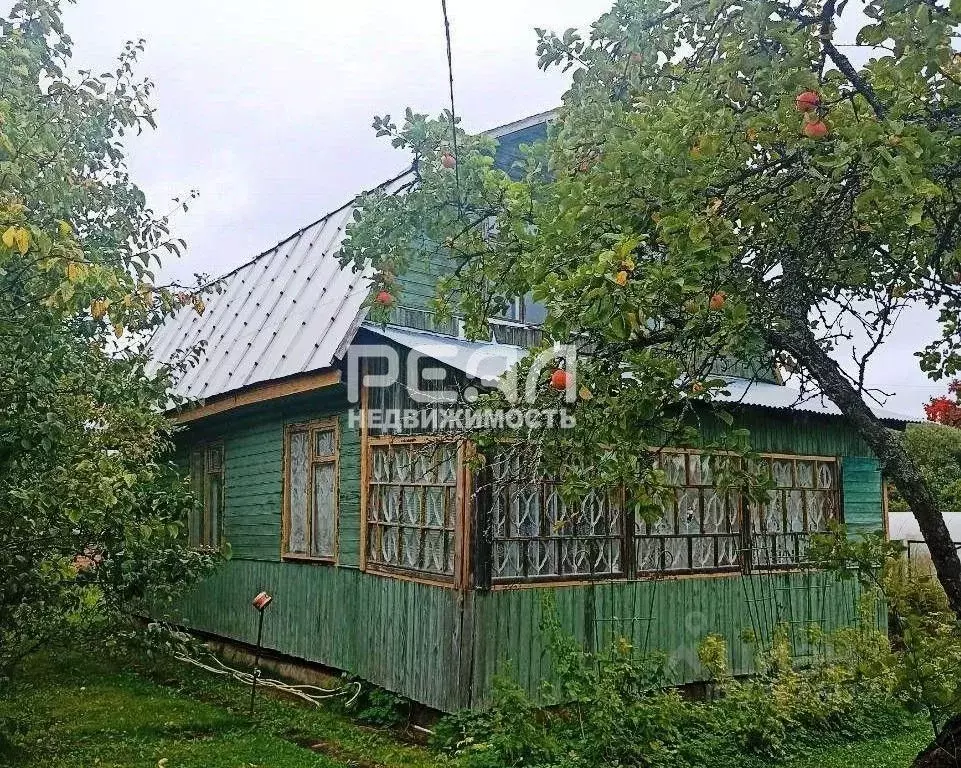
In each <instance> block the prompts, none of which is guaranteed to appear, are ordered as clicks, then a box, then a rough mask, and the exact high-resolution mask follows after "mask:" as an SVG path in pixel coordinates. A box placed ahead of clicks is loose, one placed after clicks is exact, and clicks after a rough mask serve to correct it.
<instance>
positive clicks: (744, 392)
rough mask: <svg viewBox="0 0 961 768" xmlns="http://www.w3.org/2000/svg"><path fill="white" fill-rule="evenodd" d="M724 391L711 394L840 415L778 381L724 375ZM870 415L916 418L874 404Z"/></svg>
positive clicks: (903, 419) (742, 401) (899, 419)
mask: <svg viewBox="0 0 961 768" xmlns="http://www.w3.org/2000/svg"><path fill="white" fill-rule="evenodd" d="M726 381H727V394H721V393H719V394H717V395H715V399H716V400H722V401H726V402H731V403H740V404H741V405H753V406H757V407H759V408H774V409H776V410H792V411H806V412H808V413H820V414H824V415H827V416H840V415H841V411H840V409H839V408H838V407H837V406H836V405H835V404H834V403H832V402H831V401H830V400H828V399H827V398H826V397H823V396H813V397H812V396H808V397H807V398H805V399H804V400H803V401H802V397H801V393H800V392H799V391H798V390H796V389H792V388H791V387H786V386H783V385H781V384H771V383H769V382H765V381H752V380H750V379H741V378H734V377H732V378H728V379H726ZM871 410H872V411H874V415H875V416H877V417H878V418H879V419H884V420H885V421H896V422H909V421H918V419H916V418H914V417H913V416H905V415H904V414H901V413H895V412H894V411H889V410H887V409H885V408H877V407H874V408H872V409H871Z"/></svg>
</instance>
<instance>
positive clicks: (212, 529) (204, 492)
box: [187, 442, 224, 547]
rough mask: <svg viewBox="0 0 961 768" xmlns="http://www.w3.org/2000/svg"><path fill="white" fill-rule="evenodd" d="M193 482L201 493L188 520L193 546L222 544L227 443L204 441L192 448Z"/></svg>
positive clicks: (191, 469)
mask: <svg viewBox="0 0 961 768" xmlns="http://www.w3.org/2000/svg"><path fill="white" fill-rule="evenodd" d="M190 484H191V486H192V487H193V490H194V494H195V495H196V497H197V503H196V504H195V505H194V507H193V509H192V510H191V511H190V514H189V517H188V520H187V528H188V539H189V542H190V546H192V547H219V546H220V543H221V527H222V525H223V520H222V518H223V503H224V446H223V443H219V442H218V443H204V444H201V445H198V446H196V447H195V448H194V449H193V450H192V451H191V452H190Z"/></svg>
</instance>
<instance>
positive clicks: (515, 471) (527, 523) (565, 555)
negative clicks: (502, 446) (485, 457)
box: [490, 452, 624, 581]
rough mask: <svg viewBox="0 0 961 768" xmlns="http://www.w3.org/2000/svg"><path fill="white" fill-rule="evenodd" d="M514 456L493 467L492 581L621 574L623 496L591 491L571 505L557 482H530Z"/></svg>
mask: <svg viewBox="0 0 961 768" xmlns="http://www.w3.org/2000/svg"><path fill="white" fill-rule="evenodd" d="M521 462H522V458H521V456H520V454H519V453H517V452H511V453H509V454H505V455H503V456H500V457H496V458H494V459H492V460H491V462H490V484H491V487H490V500H491V524H492V527H493V542H494V546H493V551H492V552H491V568H492V574H491V576H492V579H493V580H494V581H505V580H517V579H551V578H564V577H583V576H597V575H608V576H612V575H616V574H620V573H621V572H622V567H623V566H622V553H621V547H622V539H623V536H622V534H623V530H624V514H623V510H622V504H621V494H619V493H605V492H603V491H592V492H591V493H589V494H587V496H585V497H584V498H582V499H580V500H579V501H578V502H577V503H573V504H571V503H568V502H567V501H565V500H564V498H563V497H562V495H561V490H560V483H559V482H557V481H554V480H543V481H541V482H530V481H529V480H527V479H525V478H524V476H523V473H522V470H521Z"/></svg>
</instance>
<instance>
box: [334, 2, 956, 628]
mask: <svg viewBox="0 0 961 768" xmlns="http://www.w3.org/2000/svg"><path fill="white" fill-rule="evenodd" d="M847 6H848V4H847V3H846V2H836V1H835V0H817V1H815V2H810V1H809V0H790V1H788V2H785V1H784V0H752V2H748V3H724V2H718V1H717V0H679V1H675V0H616V1H615V2H614V4H613V8H612V9H611V10H610V11H609V12H607V13H605V14H603V15H602V16H601V17H600V18H599V19H598V20H597V21H596V22H595V23H594V24H593V25H592V26H591V28H590V31H589V33H587V34H581V33H579V32H578V31H576V30H568V31H566V32H564V33H563V34H555V33H551V32H547V31H543V30H541V31H540V32H539V42H538V46H537V53H538V61H539V64H540V66H542V67H543V68H545V69H546V68H550V67H555V66H556V67H561V68H563V69H564V70H571V72H572V85H571V87H570V89H569V90H568V92H567V93H566V94H565V96H564V99H563V105H562V107H561V108H560V110H559V112H558V114H557V116H556V118H555V119H554V120H553V122H552V124H551V126H550V128H549V131H548V136H547V139H546V141H544V142H539V143H537V144H535V146H533V147H530V148H528V149H527V151H526V152H525V153H524V156H523V157H522V158H521V160H520V161H519V162H518V163H517V164H516V165H515V166H514V167H513V168H511V169H508V170H504V169H500V168H497V167H495V165H494V151H495V146H494V141H493V140H492V139H491V138H490V137H486V136H468V135H466V134H465V133H464V132H463V131H462V129H461V128H460V127H459V126H456V125H454V124H453V121H452V120H451V116H450V115H449V114H444V115H441V116H440V118H439V119H436V120H434V119H430V118H428V117H427V116H425V115H422V114H417V113H415V112H413V111H412V110H409V109H408V110H407V112H406V113H405V115H404V119H403V121H394V120H392V119H391V118H390V116H385V117H383V118H377V119H376V120H375V128H376V130H377V133H378V134H379V135H381V136H385V137H387V138H388V139H389V140H390V142H391V143H392V145H393V146H395V147H398V148H400V149H402V150H403V151H405V152H407V153H409V154H410V155H411V156H412V158H413V165H412V176H411V178H410V180H409V181H408V182H407V183H406V185H405V186H404V187H402V190H401V192H402V194H396V193H391V192H389V191H387V190H380V191H377V192H374V193H372V194H370V195H366V196H364V197H363V198H361V200H360V204H361V213H360V214H359V215H358V218H359V221H356V222H354V223H353V224H352V225H351V226H350V227H349V228H348V237H347V240H346V242H345V243H344V247H343V259H344V261H345V262H352V263H353V264H354V266H355V267H356V268H357V269H364V268H367V267H368V266H369V265H373V266H374V268H375V269H376V270H377V276H376V279H375V285H374V291H378V290H381V289H385V290H387V291H388V292H389V293H391V295H392V296H393V297H395V298H396V300H397V301H398V302H400V303H403V301H404V296H403V294H402V292H401V289H402V283H401V282H400V281H399V280H398V276H399V275H402V274H403V273H404V272H405V271H406V270H407V269H409V268H410V266H411V265H412V264H413V263H415V262H417V263H423V262H424V261H425V260H426V261H429V262H430V263H432V264H444V265H448V266H449V270H448V272H449V274H448V275H447V276H446V277H444V278H442V279H441V280H440V281H439V283H438V297H437V302H436V309H437V310H438V311H439V312H440V313H441V314H445V313H454V314H457V315H460V316H463V317H464V318H465V321H466V327H467V329H468V332H469V333H472V334H475V335H477V336H479V337H486V336H487V318H489V317H497V316H502V315H503V314H504V312H505V309H506V307H507V304H508V301H509V300H510V299H511V297H517V296H531V297H532V298H533V299H534V300H535V301H539V302H542V303H543V305H544V308H545V311H546V320H545V322H544V324H543V332H544V349H548V348H550V347H551V345H552V344H554V343H555V342H558V343H564V344H567V343H572V344H576V345H577V346H578V347H579V349H580V352H581V353H584V354H582V355H581V356H580V357H579V360H578V365H577V370H576V373H575V380H576V384H575V386H574V389H573V391H574V392H575V393H578V397H577V398H576V402H571V403H566V402H565V401H564V396H563V395H562V394H560V393H558V392H556V391H554V390H552V389H551V388H550V386H549V385H548V377H549V376H550V370H549V369H548V370H543V371H542V372H541V374H540V378H539V384H540V386H539V388H538V392H537V398H536V402H534V403H532V404H531V405H532V406H533V407H545V406H553V407H555V408H556V407H557V406H558V405H564V406H565V407H566V408H568V409H569V410H570V411H572V412H573V414H574V415H575V417H576V426H575V428H574V429H563V428H560V427H557V426H555V427H551V426H550V425H545V426H543V427H542V428H538V429H536V430H531V432H532V433H531V434H528V435H525V437H527V438H529V440H530V441H531V442H534V443H537V444H538V445H539V451H538V452H534V453H533V454H532V455H534V456H535V457H536V458H537V459H538V460H539V462H540V463H541V464H543V465H545V469H547V470H550V471H554V470H565V471H571V472H576V468H572V467H571V466H570V464H571V462H570V461H569V459H570V457H571V456H576V457H578V460H583V462H584V464H585V465H586V466H589V467H590V470H591V476H592V480H593V482H594V484H595V485H596V486H602V487H610V488H614V487H617V486H619V485H621V484H623V483H625V482H627V483H629V484H632V485H634V486H636V487H637V488H638V490H639V491H641V492H642V493H643V492H644V491H645V488H646V487H647V486H652V485H656V484H657V477H656V475H655V473H654V471H653V468H652V466H651V463H650V461H649V460H648V458H649V456H650V453H649V452H648V450H647V449H648V448H650V447H652V446H655V447H656V446H660V445H664V444H665V443H667V442H674V443H684V442H693V441H694V439H693V436H692V434H691V431H690V430H691V428H694V429H695V431H697V432H700V433H701V434H708V433H709V434H712V435H713V434H717V433H721V434H722V435H723V437H722V438H721V439H719V440H718V442H719V443H723V439H724V438H729V439H731V440H733V441H734V442H735V443H738V442H739V443H743V442H745V440H744V437H743V435H742V436H738V437H735V436H733V435H731V433H730V430H726V429H725V428H726V427H727V428H730V427H731V425H732V421H733V420H732V416H731V414H730V413H729V412H728V411H726V410H725V409H724V408H723V407H720V405H719V401H720V400H721V396H722V394H723V393H724V392H725V390H726V386H727V382H726V380H725V378H724V377H723V376H719V375H718V372H719V371H723V370H730V369H731V368H734V369H735V370H737V369H743V368H747V369H753V370H755V371H757V372H758V374H761V375H763V374H765V373H766V374H767V375H770V374H771V373H772V369H773V368H774V366H775V365H779V366H780V367H781V368H782V369H783V370H784V371H786V372H787V373H789V374H792V375H794V376H795V377H796V378H797V380H798V381H799V382H800V383H801V385H802V387H803V388H804V390H805V391H806V392H807V396H810V395H811V392H812V391H816V390H820V391H821V392H823V393H824V394H826V395H827V396H828V397H830V398H831V399H832V400H833V401H834V402H835V404H836V405H837V406H838V407H839V408H840V410H841V412H842V413H843V414H844V415H845V416H846V417H847V418H848V419H849V423H850V424H851V426H852V427H854V428H855V429H856V430H857V431H858V432H859V433H860V435H861V437H863V438H864V439H865V440H866V442H867V443H868V445H869V446H870V447H871V449H872V450H873V451H874V452H875V454H876V455H877V456H878V457H879V458H880V460H881V461H882V463H883V464H884V466H885V469H886V472H887V473H888V475H889V478H890V479H891V480H892V481H893V482H895V484H897V485H898V487H899V488H900V489H901V491H902V493H903V494H904V496H905V498H906V499H908V500H909V502H910V504H911V506H912V509H913V511H914V513H915V515H916V516H918V518H919V521H920V522H921V524H922V531H923V532H924V534H925V536H926V538H928V539H929V540H935V539H936V540H937V541H938V542H940V545H939V546H932V548H931V552H932V557H933V558H934V559H935V562H936V564H937V565H938V568H939V574H940V575H941V577H942V579H943V581H944V583H945V584H946V588H948V589H949V592H948V594H949V597H950V598H951V600H952V607H953V608H954V610H955V612H956V613H958V614H959V615H961V563H959V562H958V559H957V557H956V556H955V554H954V550H953V548H951V547H950V545H949V542H948V536H947V531H946V529H945V528H944V526H943V524H942V522H941V520H940V517H939V516H938V515H937V510H936V503H935V500H934V498H933V495H932V494H931V492H930V490H929V489H928V488H927V486H926V485H925V484H924V482H923V479H922V478H921V477H920V476H919V474H918V472H917V470H916V467H914V465H913V463H912V462H911V461H910V458H909V457H908V456H907V454H906V453H905V451H904V448H903V445H902V444H901V442H900V438H899V436H898V435H897V434H895V433H893V432H891V431H889V430H888V429H886V428H885V426H884V425H883V424H882V423H881V422H880V421H879V419H878V418H877V417H876V416H875V415H874V414H873V412H872V411H871V409H870V408H869V407H868V403H867V401H866V398H869V394H870V393H869V391H868V388H867V386H866V382H865V375H866V371H867V366H868V364H869V362H870V360H871V357H872V355H873V354H874V353H875V352H876V351H877V350H878V349H879V348H880V347H881V345H883V343H884V342H885V340H886V339H887V337H888V335H889V334H890V332H891V331H892V330H893V328H894V326H895V325H896V323H897V322H898V318H900V317H901V316H902V313H901V311H900V310H901V309H902V308H903V307H905V306H906V305H908V304H911V303H918V302H920V303H924V304H926V305H928V306H930V307H936V308H938V310H939V311H940V320H941V330H942V333H941V335H940V336H939V337H938V338H935V339H933V340H930V343H928V344H927V345H926V346H923V347H922V348H921V349H918V350H917V352H916V354H917V356H918V360H919V363H920V365H921V367H922V368H923V370H925V371H927V372H929V373H930V374H931V375H933V376H944V375H948V376H950V375H953V374H954V373H956V372H958V371H959V370H961V354H959V350H961V324H959V322H958V316H959V312H961V213H959V211H961V207H959V205H958V200H959V196H961V130H959V124H958V119H957V114H958V112H959V110H961V60H959V59H958V57H956V55H955V53H954V50H953V47H952V39H953V36H954V34H955V29H956V28H957V26H958V24H959V23H961V5H959V4H958V3H956V2H953V3H950V4H948V3H947V2H930V0H866V2H864V3H863V4H860V6H861V7H860V8H859V12H858V13H857V16H855V15H853V14H852V12H850V11H849V12H847V13H845V8H846V7H847ZM862 12H863V15H862ZM842 14H844V18H843V23H842ZM842 30H843V31H842ZM854 52H859V54H858V55H857V56H855V58H854V59H853V60H852V58H850V57H849V55H850V56H854V55H855V53H854ZM802 94H804V95H805V96H806V98H807V103H806V104H804V103H803V102H802V103H801V104H800V106H799V102H798V97H799V96H801V95H802ZM454 130H456V131H458V134H457V138H456V142H455V141H454V136H453V135H452V131H454ZM455 146H456V148H457V156H456V158H455V160H456V162H455V163H451V162H450V158H446V161H445V155H446V154H447V153H449V152H451V151H453V149H454V147H455ZM451 166H453V167H451ZM373 316H374V317H375V318H378V319H381V320H384V319H386V318H387V316H388V311H387V309H386V308H385V307H380V308H375V311H374V314H373ZM852 340H853V341H854V342H855V343H854V344H851V343H850V342H851V341H852ZM923 343H924V342H923V341H921V342H919V344H923ZM839 345H844V352H845V358H847V357H848V354H847V353H848V352H851V353H852V354H853V361H852V362H851V363H849V364H846V370H842V368H841V367H840V365H839V364H838V362H837V361H836V359H835V358H836V354H835V353H836V352H837V351H839V350H838V346H839ZM537 351H540V350H535V352H537ZM587 353H589V357H588V356H586V355H587ZM832 355H834V356H832ZM732 361H733V362H734V363H735V365H733V366H732V365H731V362H732ZM484 404H485V405H486V402H485V403H484ZM559 474H561V473H560V472H559Z"/></svg>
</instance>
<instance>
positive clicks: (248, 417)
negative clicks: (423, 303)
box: [179, 385, 360, 567]
mask: <svg viewBox="0 0 961 768" xmlns="http://www.w3.org/2000/svg"><path fill="white" fill-rule="evenodd" d="M347 405H348V403H347V399H346V391H345V389H344V387H343V386H340V385H338V386H334V387H329V388H327V389H323V390H320V391H319V392H315V393H311V394H307V395H298V396H296V397H291V398H287V399H285V400H283V401H279V402H275V403H271V404H265V405H262V406H256V407H252V408H248V409H245V410H244V411H243V412H241V413H239V414H225V415H224V416H221V417H214V418H211V419H206V420H204V422H203V423H202V424H198V425H197V426H195V427H193V428H191V429H189V430H186V431H185V432H184V433H182V434H181V436H180V440H179V442H180V443H181V444H183V445H188V446H189V445H190V444H191V443H192V442H195V441H197V440H203V439H207V440H210V439H221V440H223V443H224V452H225V457H224V459H225V481H224V482H225V485H226V499H225V502H224V510H225V522H224V534H225V539H226V541H227V542H228V543H229V544H230V548H231V555H232V557H233V558H235V559H239V560H279V559H280V547H281V540H280V537H281V518H282V504H283V451H284V427H285V426H286V425H287V424H294V423H298V422H303V421H310V420H313V419H319V418H323V417H324V416H338V417H339V419H340V482H339V501H340V519H339V521H338V531H337V533H338V562H339V563H340V564H341V565H343V566H354V567H356V566H357V565H358V564H359V562H360V434H359V430H358V428H357V427H356V426H353V427H352V426H351V424H350V418H349V414H348V411H347Z"/></svg>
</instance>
